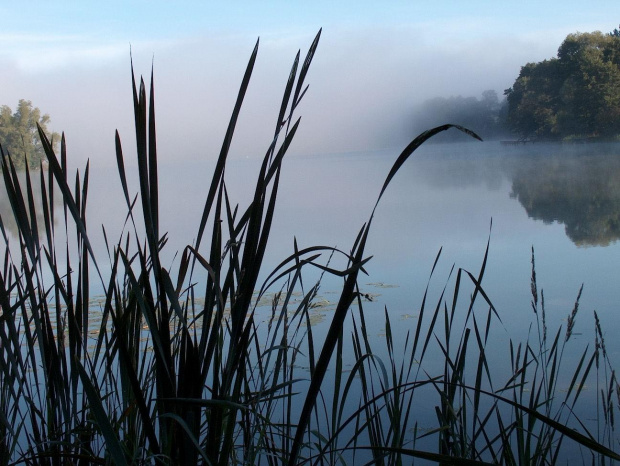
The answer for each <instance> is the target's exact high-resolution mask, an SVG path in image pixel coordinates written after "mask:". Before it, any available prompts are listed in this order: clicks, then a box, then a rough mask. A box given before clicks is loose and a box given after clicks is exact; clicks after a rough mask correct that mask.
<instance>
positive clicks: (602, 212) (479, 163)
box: [419, 143, 620, 246]
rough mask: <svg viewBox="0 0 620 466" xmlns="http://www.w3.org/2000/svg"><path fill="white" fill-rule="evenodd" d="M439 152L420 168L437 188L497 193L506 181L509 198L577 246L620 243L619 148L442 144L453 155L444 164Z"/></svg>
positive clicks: (602, 146) (618, 146)
mask: <svg viewBox="0 0 620 466" xmlns="http://www.w3.org/2000/svg"><path fill="white" fill-rule="evenodd" d="M476 146H477V147H476ZM434 150H437V149H434ZM434 150H433V149H431V150H430V151H429V152H428V153H427V154H426V155H427V156H428V155H432V156H433V157H424V160H423V161H421V163H420V165H419V168H420V169H421V170H422V171H423V173H424V180H425V181H426V182H427V183H429V184H431V185H433V186H434V187H440V188H441V187H458V188H465V187H468V186H475V185H484V186H485V187H486V188H487V190H488V191H497V190H498V189H500V187H501V186H502V183H503V182H505V181H507V182H508V183H510V193H509V195H510V197H511V198H513V199H516V200H517V201H519V203H520V204H521V205H522V206H523V208H524V209H525V211H526V213H527V215H528V217H529V218H531V219H533V220H542V221H543V222H544V223H545V224H551V223H554V222H557V223H560V224H562V225H564V227H565V232H566V235H567V236H568V238H569V239H570V240H571V241H572V242H573V243H574V244H576V245H577V246H607V245H609V244H611V243H613V242H615V241H617V240H618V239H620V145H618V144H591V145H560V144H541V145H535V146H527V147H518V148H514V147H503V146H500V145H499V144H494V143H485V144H484V145H465V146H463V147H458V148H457V147H456V145H455V146H454V147H452V148H449V147H446V145H442V147H441V151H445V152H446V153H451V154H452V155H449V156H443V155H441V157H440V160H439V161H438V160H437V159H436V156H438V155H440V154H437V153H435V154H433V152H434ZM431 159H433V160H432V161H431Z"/></svg>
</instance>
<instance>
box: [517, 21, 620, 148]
mask: <svg viewBox="0 0 620 466" xmlns="http://www.w3.org/2000/svg"><path fill="white" fill-rule="evenodd" d="M505 95H506V97H507V100H508V123H509V124H510V126H511V127H512V128H513V129H514V130H515V131H516V132H517V133H519V134H520V135H521V136H522V137H525V138H538V139H556V138H567V137H612V136H616V135H618V134H620V33H618V32H617V30H614V32H612V33H610V34H602V33H601V32H592V33H583V34H582V33H577V34H569V35H568V36H567V37H566V39H565V40H564V42H562V45H560V48H559V49H558V54H557V58H552V59H550V60H544V61H542V62H539V63H528V64H527V65H525V66H523V67H522V68H521V72H520V73H519V77H518V78H517V79H516V81H515V82H514V84H513V86H512V87H511V88H510V89H507V90H506V91H505Z"/></svg>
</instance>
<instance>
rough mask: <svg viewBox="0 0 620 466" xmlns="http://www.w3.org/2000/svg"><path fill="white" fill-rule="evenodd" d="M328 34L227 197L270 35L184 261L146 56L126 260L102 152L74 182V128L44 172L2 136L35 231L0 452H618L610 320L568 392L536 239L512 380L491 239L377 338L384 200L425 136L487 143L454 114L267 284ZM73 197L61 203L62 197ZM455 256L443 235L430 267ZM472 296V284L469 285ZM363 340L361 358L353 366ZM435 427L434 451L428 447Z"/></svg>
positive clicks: (4, 318)
mask: <svg viewBox="0 0 620 466" xmlns="http://www.w3.org/2000/svg"><path fill="white" fill-rule="evenodd" d="M319 38H320V31H319V33H318V34H317V36H316V37H315V39H314V41H313V42H312V44H311V46H310V47H309V50H308V52H307V55H306V57H305V59H304V60H303V61H301V59H300V53H298V54H297V56H296V57H295V59H294V61H293V65H292V67H291V72H290V74H289V77H288V80H287V82H286V85H285V88H284V93H283V98H282V103H281V105H280V110H279V113H278V115H277V118H276V124H275V128H274V133H273V138H272V142H271V144H270V145H269V147H268V148H267V150H266V152H265V154H264V157H263V161H262V165H261V167H260V171H259V173H258V175H257V181H256V186H255V190H254V196H253V199H252V201H251V202H250V203H249V205H247V206H245V207H244V208H240V207H239V206H233V205H231V203H230V199H229V193H228V190H227V185H226V181H225V180H226V177H225V173H226V165H227V158H228V154H229V150H230V145H231V141H232V139H233V136H234V132H235V127H236V123H237V119H238V116H239V114H240V112H241V108H242V104H243V100H244V97H245V94H246V91H247V89H248V84H249V82H250V78H251V75H252V71H253V68H254V64H255V61H256V54H257V50H258V42H257V44H256V46H255V48H254V50H253V52H252V54H251V57H250V60H249V63H248V66H247V69H246V72H245V74H244V76H243V79H242V82H241V86H240V89H239V93H238V96H237V100H236V103H235V106H234V110H233V112H232V116H231V118H230V121H229V124H228V128H227V131H226V134H225V137H224V141H223V144H222V148H221V151H220V154H219V157H218V159H217V163H216V166H215V170H214V173H213V175H212V178H211V183H210V187H209V190H208V194H207V197H206V200H205V204H204V209H203V213H202V216H201V218H200V221H199V223H198V230H197V234H196V240H195V242H194V243H193V244H191V245H188V246H187V247H185V248H184V250H183V252H182V254H181V258H180V262H179V265H178V270H177V269H175V270H172V269H170V268H166V267H165V266H164V265H163V263H162V250H164V248H165V247H166V243H167V240H168V237H167V234H166V233H162V232H161V231H160V226H159V217H160V211H159V206H160V202H159V199H160V192H159V186H158V165H157V163H158V157H157V137H156V136H157V135H156V125H155V99H154V85H153V75H152V74H151V82H150V86H149V88H148V98H147V87H146V85H145V83H144V81H143V80H142V79H140V81H139V83H138V82H137V81H136V79H135V74H134V72H133V66H132V86H133V103H134V115H135V131H136V156H137V161H138V171H139V180H140V181H139V194H138V195H136V196H131V195H130V192H132V191H131V190H130V187H129V185H128V182H127V176H126V172H125V155H124V154H125V153H124V150H123V144H122V143H121V137H120V135H119V134H118V132H117V133H116V160H117V164H118V173H119V178H120V181H121V185H122V189H123V194H124V200H125V203H126V211H125V212H121V209H120V208H119V215H123V216H125V217H126V223H125V228H124V230H123V232H122V234H121V235H120V236H119V238H118V239H117V240H116V241H110V240H111V238H109V237H108V236H107V233H106V231H105V228H104V230H103V231H104V237H105V242H106V246H107V251H108V257H107V262H106V258H103V259H102V258H101V257H96V256H95V254H94V249H93V247H92V244H91V240H90V236H89V232H90V230H89V227H88V222H87V215H86V214H87V209H86V204H87V198H88V189H89V166H88V164H87V165H86V167H85V170H84V171H83V173H82V174H81V173H80V172H79V171H78V172H77V173H76V175H75V177H74V180H73V181H70V178H69V176H70V175H69V173H68V169H67V150H66V143H65V137H64V135H63V137H62V141H61V146H60V154H56V153H55V152H54V150H53V144H52V143H51V142H50V141H49V140H48V139H47V138H46V136H45V135H44V134H43V132H42V131H40V137H41V140H42V144H43V147H44V149H45V153H46V155H47V158H48V162H49V171H45V170H43V169H41V170H39V171H38V172H34V173H31V172H29V171H28V169H27V168H26V173H25V180H26V181H25V185H24V183H23V182H22V181H21V178H20V176H19V174H18V173H17V171H16V169H15V164H14V163H13V159H12V158H11V155H10V154H8V153H5V152H4V150H2V148H1V146H0V151H1V152H2V161H1V163H2V175H3V179H4V184H5V187H6V190H7V194H8V197H9V200H10V202H11V206H12V210H13V216H14V219H15V222H16V224H17V228H18V233H19V234H18V237H17V238H11V237H10V236H9V235H8V234H7V232H6V231H5V227H4V223H3V222H2V221H1V220H2V219H0V231H1V232H2V237H3V240H4V243H5V250H4V261H3V265H2V269H1V271H0V307H1V314H0V371H1V374H2V376H1V377H0V394H1V395H2V403H1V406H0V407H1V409H0V464H3V465H11V464H18V463H26V464H41V465H57V464H78V465H86V464H115V465H123V464H175V465H176V464H187V465H194V464H210V465H226V464H231V463H244V464H270V465H272V464H284V463H287V464H336V463H338V462H343V463H354V464H357V463H358V462H371V463H375V464H402V463H404V462H410V461H411V460H412V459H418V460H421V461H433V462H439V463H442V464H485V463H489V462H492V463H502V464H504V463H505V464H517V463H519V464H543V463H553V462H555V460H556V459H557V458H558V457H559V455H560V451H561V447H562V446H563V445H565V444H566V443H567V442H569V441H570V442H577V444H580V445H581V446H582V447H583V448H584V449H585V450H586V451H587V452H588V455H590V456H588V457H587V458H585V460H588V461H590V459H592V461H594V459H596V460H597V461H600V462H601V463H602V462H607V461H608V460H609V459H613V460H618V459H620V456H619V455H618V454H617V453H615V452H614V451H613V448H614V447H615V438H614V430H613V429H614V425H615V424H614V417H613V416H614V407H613V404H614V394H615V395H617V394H618V393H620V392H619V390H618V382H617V379H616V376H615V372H614V371H613V369H612V365H611V362H610V360H609V357H608V354H607V353H606V351H605V345H604V339H603V332H602V330H601V325H600V322H599V320H598V316H596V315H595V318H596V328H597V333H596V336H595V338H596V345H595V346H596V347H595V350H594V351H593V352H591V351H589V350H588V349H586V350H584V352H583V355H582V356H581V358H580V360H579V362H578V365H577V367H576V368H573V372H572V376H571V377H570V379H571V383H570V386H569V390H568V391H567V392H566V395H565V396H564V397H563V399H562V396H560V395H559V392H558V388H557V387H558V381H559V380H560V373H561V371H563V370H564V365H563V364H562V359H563V358H562V356H563V352H564V347H565V345H567V344H569V343H570V341H569V340H570V337H571V332H572V330H573V326H574V324H575V320H576V316H577V310H578V303H579V297H578V298H577V300H576V303H575V307H574V311H573V312H572V313H571V314H570V316H569V324H568V326H567V330H566V333H565V337H564V339H562V338H561V329H559V330H558V332H557V333H556V334H555V336H554V338H553V339H552V340H550V341H548V340H547V331H546V322H545V318H544V315H545V313H544V298H543V295H542V291H541V298H543V299H541V300H540V301H539V296H538V287H537V283H536V275H535V267H534V255H533V251H532V308H533V310H534V315H535V318H536V319H537V320H536V323H537V328H538V337H537V341H535V342H534V343H531V342H530V341H529V340H528V341H526V342H524V343H519V344H513V342H510V345H509V347H508V348H506V351H507V356H506V358H507V359H506V360H507V361H510V364H511V367H512V375H511V377H510V378H509V380H507V381H497V380H493V376H492V375H493V368H492V367H491V366H490V362H489V360H488V358H487V351H488V350H487V347H488V342H489V335H490V333H491V332H492V330H493V326H494V325H495V323H496V322H501V320H500V313H499V312H498V311H497V310H496V309H495V307H494V306H493V304H492V302H491V300H490V299H489V297H488V296H487V294H486V293H485V291H484V289H483V287H482V281H483V277H484V273H485V267H486V260H487V256H488V253H489V246H488V245H487V249H486V252H485V255H484V259H483V262H482V266H481V269H480V271H479V272H478V274H477V275H476V276H475V275H473V274H472V273H470V272H468V271H466V270H463V269H458V270H457V271H456V274H455V279H454V282H453V281H452V275H453V274H452V273H451V274H450V276H449V277H448V279H447V281H446V285H445V286H444V289H443V292H442V293H441V294H440V296H438V297H437V299H436V301H434V303H433V304H429V303H430V300H431V297H430V296H428V290H429V284H427V285H426V292H425V293H424V298H423V300H422V302H421V305H420V311H419V317H418V321H417V324H416V326H415V329H412V332H411V333H407V335H406V338H405V341H404V342H401V341H396V340H395V335H394V333H393V325H392V322H391V319H390V313H389V311H388V309H385V326H386V338H385V348H381V349H379V348H373V345H375V346H376V342H373V341H372V339H371V338H369V332H368V328H367V326H366V321H365V313H364V307H365V303H364V299H365V296H364V294H363V293H361V292H360V289H359V286H358V276H359V274H360V273H365V269H364V266H365V264H366V263H367V261H368V260H369V259H370V258H369V257H368V256H367V255H366V250H365V249H366V242H367V238H368V235H369V233H370V228H371V225H372V222H373V217H374V213H375V210H376V209H377V208H378V206H379V202H380V200H381V197H382V196H383V194H384V192H385V191H386V189H387V188H388V186H389V184H390V182H391V181H392V179H393V178H394V176H396V174H397V172H398V171H399V169H400V167H401V166H402V165H403V164H404V163H405V162H406V161H407V159H408V158H409V157H410V156H411V155H412V154H413V153H414V152H415V151H416V150H417V149H418V148H419V147H420V146H421V145H422V144H423V143H425V142H426V141H427V140H428V139H430V138H431V137H433V136H434V135H436V134H438V133H440V132H443V131H446V130H448V129H450V128H455V129H457V130H460V131H462V132H464V133H466V134H468V135H470V136H472V137H475V138H478V137H477V136H476V135H475V134H474V133H472V132H470V131H469V130H467V129H465V128H462V127H459V126H455V125H443V126H439V127H437V128H434V129H431V130H429V131H426V132H424V133H422V134H420V135H419V136H418V137H416V138H415V139H414V140H413V141H412V142H411V143H410V144H409V145H408V146H407V147H406V148H405V149H404V150H403V152H402V153H401V154H400V155H399V156H398V158H397V159H396V161H395V162H394V165H393V167H392V169H391V170H390V172H389V173H388V174H387V177H386V179H385V182H384V184H383V186H382V189H381V190H380V192H379V195H378V198H377V201H376V203H375V205H374V207H373V209H372V211H371V215H370V217H369V219H368V222H367V223H366V224H364V225H363V226H362V228H361V229H360V230H359V234H358V236H357V238H356V240H355V242H354V244H353V246H352V248H351V249H350V250H349V251H343V250H339V249H336V248H333V247H327V246H313V247H307V248H301V249H300V248H299V247H298V245H297V243H296V242H295V243H294V249H293V251H292V253H291V254H290V256H288V257H286V258H284V260H282V262H281V263H280V264H279V265H278V266H277V267H276V268H275V269H274V270H273V271H271V273H269V274H268V276H267V278H266V279H265V281H264V282H263V283H260V282H259V277H260V276H261V272H264V270H263V269H264V267H263V260H264V257H265V251H266V247H267V244H268V240H269V236H270V231H271V227H272V221H273V215H274V212H275V209H276V200H277V195H278V186H279V181H280V177H281V172H282V161H283V158H284V157H285V155H286V153H287V151H288V149H289V147H290V145H291V143H292V141H293V138H294V136H295V133H296V131H297V129H298V127H299V124H300V120H299V118H298V117H296V112H297V108H298V106H299V104H300V102H301V100H302V98H303V97H304V96H305V94H306V90H307V89H308V87H307V84H306V77H307V73H308V70H309V67H310V65H311V62H312V59H313V57H314V54H315V51H316V49H317V46H318V42H319ZM478 139H479V138H478ZM35 183H38V184H39V185H40V191H41V202H40V205H39V203H38V202H37V200H36V199H35V198H36V196H35V194H34V192H35V190H34V185H35ZM70 183H71V184H70ZM138 197H139V199H138ZM58 199H60V202H61V205H62V209H60V210H57V209H55V208H54V207H55V205H56V202H57V201H58ZM58 217H60V218H58ZM41 221H42V222H43V225H39V223H40V222H41ZM40 232H41V233H40ZM13 240H14V241H15V242H16V243H17V244H13V243H12V241H13ZM440 256H441V251H440V252H439V254H438V255H437V259H436V261H435V264H434V265H433V269H432V270H431V273H430V277H429V283H430V282H431V279H433V275H434V273H435V266H436V265H437V263H438V261H439V260H440ZM334 263H342V264H344V265H343V266H341V267H337V266H334V265H332V264H334ZM310 268H311V269H318V270H319V271H320V272H321V275H320V278H319V279H318V281H317V282H315V283H308V280H307V279H306V280H305V281H304V276H306V277H307V276H308V275H307V274H306V271H307V270H308V269H310ZM324 274H331V275H335V276H338V277H341V279H342V287H341V288H340V290H339V294H340V295H339V299H338V302H337V305H336V309H335V311H334V313H333V315H332V318H331V322H330V323H329V328H328V331H327V334H326V336H325V337H324V338H317V336H316V335H314V334H313V327H312V325H311V311H312V307H313V304H314V303H315V300H316V298H317V296H318V293H319V290H320V287H321V278H322V277H323V275H324ZM50 277H51V278H50ZM201 283H202V284H203V285H200V284H201ZM452 283H453V285H452ZM95 285H96V286H98V287H101V288H102V289H103V290H104V296H103V299H102V300H100V301H99V302H98V304H94V303H93V300H92V297H91V293H92V289H93V287H94V286H95ZM452 286H453V288H452ZM450 290H452V291H451V294H452V299H451V300H450ZM467 291H469V292H470V293H469V298H463V295H465V294H466V292H467ZM297 294H300V295H301V298H300V299H296V296H297ZM580 294H581V292H580V293H579V295H580ZM266 299H268V300H269V302H270V311H269V322H268V325H267V326H266V329H265V328H260V326H259V324H258V322H257V319H258V314H260V312H264V311H263V310H261V309H259V303H260V302H264V301H265V300H266ZM539 302H540V306H539ZM461 316H465V318H464V324H461V323H459V319H460V317H461ZM457 317H459V319H457ZM540 319H542V320H540ZM541 324H542V328H543V329H544V331H541V330H540V329H541ZM403 348H404V351H403ZM346 354H353V355H354V360H355V363H354V365H353V367H352V369H351V370H350V371H349V372H347V371H346V370H345V365H344V363H343V357H344V355H346ZM432 354H434V356H436V355H439V356H440V360H441V361H442V363H441V365H440V366H441V367H440V368H439V369H438V368H437V366H436V365H435V364H434V362H433V364H430V365H426V361H427V360H429V358H431V355H432ZM433 361H434V360H433ZM601 361H602V362H601ZM300 366H306V367H307V369H305V368H303V367H300ZM431 366H432V368H431ZM593 367H594V368H595V369H596V370H595V372H596V374H595V376H596V380H597V381H598V380H601V382H602V383H601V385H600V386H597V387H598V388H597V393H598V390H600V393H601V412H602V413H603V417H602V418H600V419H599V428H598V430H597V433H596V437H595V436H594V435H592V434H591V433H590V432H588V431H587V429H585V426H584V425H583V424H580V423H579V420H578V419H575V417H574V416H573V414H572V412H573V408H574V406H575V404H576V403H577V401H578V399H579V398H580V395H581V393H582V391H581V387H583V385H584V382H585V380H586V379H588V378H589V377H591V376H592V369H593ZM328 371H329V372H330V377H326V374H327V373H328ZM429 397H432V398H433V399H434V400H435V401H434V403H435V405H436V408H435V413H436V418H437V419H436V425H435V426H434V427H432V428H427V429H422V428H421V427H422V426H419V425H418V422H419V419H420V418H419V407H420V401H419V400H428V399H429ZM424 403H427V401H424ZM575 427H577V428H579V429H580V431H577V430H575ZM567 438H568V439H567ZM429 440H430V441H431V443H433V444H434V445H435V447H431V448H428V447H427V446H428V445H429V443H428V442H429ZM420 445H422V446H420ZM585 460H584V462H585Z"/></svg>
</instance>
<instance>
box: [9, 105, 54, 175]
mask: <svg viewBox="0 0 620 466" xmlns="http://www.w3.org/2000/svg"><path fill="white" fill-rule="evenodd" d="M49 122H50V117H49V115H47V114H44V115H41V110H39V108H38V107H33V106H32V102H31V101H29V100H24V99H20V101H19V103H18V104H17V109H16V110H15V113H12V111H11V108H10V107H8V106H7V105H3V106H2V107H0V142H1V143H2V145H3V147H4V150H5V151H7V152H8V153H9V154H11V155H12V156H13V163H14V164H15V166H16V167H17V168H23V167H24V165H25V163H24V157H25V160H27V165H28V166H29V167H32V168H38V167H39V164H40V163H41V162H42V161H43V160H45V151H44V150H43V145H42V144H41V140H40V139H39V133H38V131H37V125H38V126H40V127H41V129H42V130H43V132H44V133H45V134H46V135H47V137H48V138H49V139H50V140H51V141H52V143H53V147H54V149H57V148H58V143H59V142H60V135H59V134H58V133H50V132H49V131H48V129H47V125H48V123H49Z"/></svg>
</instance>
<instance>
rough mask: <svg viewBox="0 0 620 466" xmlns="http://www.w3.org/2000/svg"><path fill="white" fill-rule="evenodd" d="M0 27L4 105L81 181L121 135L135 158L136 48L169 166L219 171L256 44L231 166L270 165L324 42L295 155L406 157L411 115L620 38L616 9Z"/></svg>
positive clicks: (45, 9) (241, 9) (247, 8)
mask: <svg viewBox="0 0 620 466" xmlns="http://www.w3.org/2000/svg"><path fill="white" fill-rule="evenodd" d="M15 5H17V4H15ZM0 15H1V16H2V18H3V30H2V32H0V59H1V60H2V63H3V70H2V74H0V105H8V106H10V107H11V108H12V109H13V110H14V109H15V106H16V105H17V102H18V100H19V99H21V98H23V99H27V100H31V101H32V102H33V104H34V105H35V106H37V107H39V108H40V109H41V110H42V111H43V112H45V113H48V114H49V115H50V116H51V118H52V122H51V125H50V128H51V129H53V130H55V131H65V134H66V137H67V143H68V150H69V158H70V161H73V162H74V163H75V164H76V165H77V166H79V165H81V164H82V163H83V161H85V160H86V159H87V158H90V159H91V161H92V162H94V163H98V164H99V163H100V164H111V163H113V162H114V138H113V135H114V130H115V129H117V128H118V130H119V132H120V134H121V138H122V139H123V143H124V146H125V147H126V148H127V149H126V150H127V151H128V150H129V149H130V148H133V146H132V145H131V144H132V143H133V141H134V139H133V138H134V134H133V129H132V118H133V116H132V106H131V86H130V72H129V49H130V46H131V50H132V54H133V60H134V66H135V71H136V74H137V75H138V76H139V75H144V76H145V78H148V76H149V74H150V67H151V63H153V65H154V71H155V92H156V109H157V123H158V147H159V149H160V152H161V156H162V160H163V161H166V160H169V161H172V160H175V159H183V160H191V159H193V158H195V157H200V158H214V157H215V156H216V155H217V153H218V151H219V146H220V144H221V141H222V138H223V135H224V131H225V127H226V125H227V123H228V118H229V116H230V112H231V110H232V107H233V103H234V100H235V98H236V93H237V90H238V87H239V84H240V82H241V78H242V76H243V72H244V70H245V66H246V63H247V60H248V58H249V56H250V53H251V51H252V48H253V47H254V44H255V42H256V40H257V38H258V37H260V48H259V54H258V60H257V65H256V68H255V71H254V74H253V78H252V82H251V84H250V88H249V91H248V95H247V97H246V102H245V105H244V108H243V109H242V115H241V118H240V121H239V126H238V130H237V132H236V136H235V140H234V143H233V147H232V156H233V157H239V158H242V157H259V156H262V154H263V153H264V150H265V149H266V147H267V145H268V143H269V139H270V135H271V133H272V131H273V127H274V125H275V118H276V115H277V109H278V106H279V101H280V98H281V94H282V90H283V86H284V83H285V81H286V78H287V76H288V72H289V69H290V66H291V64H292V61H293V58H294V56H295V53H296V52H297V50H298V49H301V53H302V57H303V56H304V55H305V53H306V51H307V48H308V46H309V45H310V43H311V41H312V39H313V37H314V35H315V34H316V32H317V31H318V30H319V28H321V27H322V28H323V33H322V36H321V42H320V44H319V47H318V51H317V54H316V56H315V59H314V61H313V64H312V67H311V70H310V74H309V76H308V80H307V82H308V83H309V84H310V88H309V91H308V93H307V95H306V96H305V98H304V101H303V103H302V105H301V107H300V109H299V113H298V114H299V115H301V116H302V125H301V127H300V132H299V133H298V134H297V136H296V141H295V142H294V145H293V147H292V152H293V153H301V154H311V153H314V152H345V151H357V150H372V149H376V148H385V147H394V148H400V147H402V146H404V145H405V144H406V143H407V142H408V141H409V140H410V139H411V138H412V137H414V136H415V135H414V134H411V131H410V127H411V126H412V122H411V120H408V118H411V115H412V114H413V110H414V107H415V105H416V104H418V103H420V102H422V101H423V100H425V99H428V98H431V97H436V96H445V97H448V96H452V95H453V96H456V95H462V96H474V97H480V94H481V93H482V92H483V91H484V90H487V89H493V90H496V91H497V92H498V94H499V95H500V96H501V94H502V92H503V90H504V89H506V88H508V87H510V86H511V85H512V83H513V82H514V79H515V78H516V77H517V75H518V73H519V70H520V67H521V66H522V65H524V64H525V63H527V62H535V61H540V60H543V59H545V58H551V57H553V56H555V54H556V52H557V48H558V47H559V45H560V43H561V42H562V40H563V39H564V37H565V36H566V35H567V34H569V33H572V32H577V31H579V32H591V31H595V30H600V31H602V32H609V31H611V30H613V29H614V28H616V27H618V23H619V22H620V4H618V3H617V2H612V1H596V2H591V3H590V5H585V4H584V3H583V2H559V1H555V0H554V1H550V2H533V1H522V2H519V3H514V4H510V5H505V4H503V3H501V2H486V1H473V2H467V4H466V5H465V4H464V3H463V2H456V1H444V2H434V4H433V5H430V4H428V2H419V4H415V3H414V2H405V1H402V2H401V1H398V2H388V3H387V4H384V3H381V4H379V3H378V2H355V3H354V2H350V1H347V2H337V3H336V4H332V2H327V1H319V2H313V3H312V4H308V5H301V4H298V3H291V2H284V1H280V2H273V1H272V2H265V4H257V3H252V2H247V1H246V2H235V3H234V4H232V5H231V4H218V3H213V2H206V3H202V2H181V3H174V4H172V3H167V2H163V1H155V2H146V1H136V2H132V3H131V4H126V3H124V2H118V1H115V2H105V3H90V2H88V3H87V2H84V3H77V2H68V1H64V2H53V3H51V2H29V3H27V4H24V3H21V4H19V6H13V5H11V6H6V5H4V6H0Z"/></svg>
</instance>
